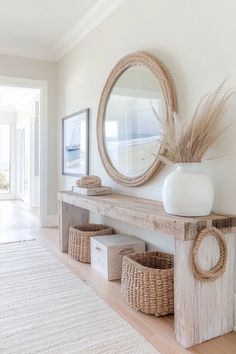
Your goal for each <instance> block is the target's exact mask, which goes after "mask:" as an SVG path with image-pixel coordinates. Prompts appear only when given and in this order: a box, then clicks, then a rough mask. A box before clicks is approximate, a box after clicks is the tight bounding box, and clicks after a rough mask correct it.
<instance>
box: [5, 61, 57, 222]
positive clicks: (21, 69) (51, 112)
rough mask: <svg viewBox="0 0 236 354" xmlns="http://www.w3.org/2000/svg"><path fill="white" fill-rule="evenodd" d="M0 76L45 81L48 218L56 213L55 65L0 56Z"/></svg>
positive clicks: (47, 62)
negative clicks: (46, 99) (46, 98)
mask: <svg viewBox="0 0 236 354" xmlns="http://www.w3.org/2000/svg"><path fill="white" fill-rule="evenodd" d="M0 76H9V77H17V78H25V79H35V80H45V81H47V83H48V156H47V165H48V185H47V187H48V200H47V211H48V214H49V216H53V215H55V214H56V213H57V194H56V193H57V107H56V89H57V87H56V83H57V80H56V65H55V63H53V62H49V61H44V60H35V59H26V58H20V57H13V56H7V55H0Z"/></svg>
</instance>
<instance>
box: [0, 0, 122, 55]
mask: <svg viewBox="0 0 236 354" xmlns="http://www.w3.org/2000/svg"><path fill="white" fill-rule="evenodd" d="M125 1H127V0H100V1H99V2H98V3H97V4H96V5H95V6H94V7H92V9H91V10H90V11H88V12H87V14H86V15H84V16H83V17H82V18H81V19H80V20H79V21H78V22H77V23H76V24H75V25H74V26H73V28H71V30H70V31H68V32H67V34H66V35H64V36H63V37H62V38H61V39H60V40H59V41H58V42H57V43H55V45H54V46H52V49H51V50H50V49H49V50H48V51H42V50H40V49H38V48H33V47H24V46H8V45H3V46H0V53H1V54H3V55H12V56H18V57H24V58H32V59H40V60H48V61H58V60H59V59H60V58H62V57H63V56H64V55H65V54H66V53H67V52H69V51H70V50H71V49H72V48H73V47H74V46H75V45H76V44H78V43H79V41H81V40H82V39H83V38H84V37H85V36H87V35H88V34H89V33H90V32H91V31H92V30H93V29H94V28H95V27H96V26H98V25H99V24H100V23H101V22H102V21H103V20H104V19H105V18H106V17H108V16H109V15H110V14H111V13H112V12H113V11H115V10H116V9H117V8H118V7H119V6H120V5H121V4H122V3H123V2H125Z"/></svg>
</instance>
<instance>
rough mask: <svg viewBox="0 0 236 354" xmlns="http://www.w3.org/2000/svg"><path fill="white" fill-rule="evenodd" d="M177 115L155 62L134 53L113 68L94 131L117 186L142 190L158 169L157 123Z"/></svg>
mask: <svg viewBox="0 0 236 354" xmlns="http://www.w3.org/2000/svg"><path fill="white" fill-rule="evenodd" d="M175 109H176V104H175V93H174V89H173V86H172V84H171V81H170V79H169V77H168V76H167V73H166V70H165V69H164V68H163V66H162V65H161V64H160V63H159V62H158V61H157V59H156V58H154V57H152V56H151V55H149V54H147V53H136V54H132V55H129V56H127V57H125V58H123V59H122V60H121V61H120V62H119V63H118V64H117V65H116V67H115V68H114V69H113V71H112V72H111V74H110V76H109V78H108V80H107V83H106V85H105V88H104V90H103V94H102V97H101V102H100V106H99V115H98V131H97V133H98V146H99V151H100V154H101V157H102V161H103V163H104V166H105V169H106V170H107V172H108V173H109V175H110V176H111V177H112V178H113V179H114V180H115V181H116V182H118V183H120V184H123V185H127V186H137V185H141V184H143V183H145V182H147V181H148V180H149V179H150V178H151V177H152V176H153V175H154V174H155V173H157V172H158V171H159V170H160V169H161V167H162V163H161V161H160V160H159V159H158V153H159V151H160V149H161V136H162V134H161V133H162V132H161V127H160V121H159V119H162V118H163V117H165V115H167V114H170V112H171V111H173V110H175Z"/></svg>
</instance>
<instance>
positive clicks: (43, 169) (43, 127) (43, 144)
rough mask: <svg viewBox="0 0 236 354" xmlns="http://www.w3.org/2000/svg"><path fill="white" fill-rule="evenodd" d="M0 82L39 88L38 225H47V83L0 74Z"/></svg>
mask: <svg viewBox="0 0 236 354" xmlns="http://www.w3.org/2000/svg"><path fill="white" fill-rule="evenodd" d="M0 84H1V85H6V86H17V87H27V88H37V89H39V90H40V105H41V106H40V215H39V225H40V226H41V227H45V226H47V218H48V210H47V204H48V203H47V202H48V188H47V186H48V161H47V156H48V102H47V98H48V84H47V81H44V80H33V79H23V78H17V77H10V76H0Z"/></svg>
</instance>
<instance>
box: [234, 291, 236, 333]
mask: <svg viewBox="0 0 236 354" xmlns="http://www.w3.org/2000/svg"><path fill="white" fill-rule="evenodd" d="M234 332H236V294H234Z"/></svg>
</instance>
